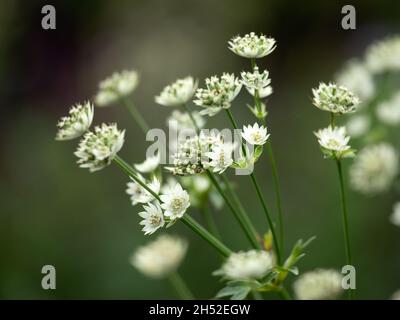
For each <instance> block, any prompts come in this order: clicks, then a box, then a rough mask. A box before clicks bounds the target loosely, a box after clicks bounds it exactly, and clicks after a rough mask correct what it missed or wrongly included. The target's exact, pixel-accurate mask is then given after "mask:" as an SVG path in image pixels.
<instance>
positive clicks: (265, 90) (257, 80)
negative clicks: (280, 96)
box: [240, 66, 272, 99]
mask: <svg viewBox="0 0 400 320" xmlns="http://www.w3.org/2000/svg"><path fill="white" fill-rule="evenodd" d="M240 75H241V76H242V83H243V85H244V86H245V87H246V89H247V91H248V92H249V93H250V94H251V95H253V96H254V95H255V92H256V90H257V92H258V97H259V98H261V99H262V98H265V97H267V96H269V95H270V94H271V93H272V87H271V86H270V83H271V79H269V78H268V76H269V73H268V71H267V70H264V71H263V73H260V72H259V71H258V67H257V66H255V67H254V71H253V72H245V71H243V72H242V73H241V74H240Z"/></svg>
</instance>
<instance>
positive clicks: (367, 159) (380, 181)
mask: <svg viewBox="0 0 400 320" xmlns="http://www.w3.org/2000/svg"><path fill="white" fill-rule="evenodd" d="M398 172H399V157H398V153H397V152H396V150H395V149H394V148H393V147H392V146H391V145H390V144H388V143H380V144H375V145H370V146H366V147H364V148H363V149H362V150H361V151H360V152H359V153H358V156H357V158H356V159H355V161H354V163H353V164H352V166H351V167H350V182H351V186H352V187H353V189H355V190H357V191H359V192H361V193H365V194H375V193H379V192H383V191H386V190H387V189H389V187H390V186H391V185H392V183H393V181H394V179H395V178H396V176H397V174H398Z"/></svg>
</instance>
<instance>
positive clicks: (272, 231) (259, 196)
mask: <svg viewBox="0 0 400 320" xmlns="http://www.w3.org/2000/svg"><path fill="white" fill-rule="evenodd" d="M226 113H227V114H228V117H229V119H230V121H231V123H232V126H233V128H234V129H238V126H237V124H236V121H235V119H234V117H233V114H232V112H231V111H230V110H229V109H226ZM242 150H243V154H244V155H245V156H246V148H245V147H244V144H242ZM250 178H251V181H252V183H253V186H254V188H255V189H256V192H257V195H258V198H259V200H260V203H261V206H262V207H263V210H264V213H265V215H266V217H267V220H268V225H269V228H270V229H271V233H272V237H273V238H274V247H275V250H276V256H277V259H278V264H279V265H280V264H281V251H280V247H279V242H278V237H277V236H276V231H275V226H274V224H273V222H272V219H271V216H270V214H269V211H268V208H267V204H266V202H265V199H264V196H263V194H262V193H261V190H260V187H259V185H258V183H257V179H256V177H255V175H254V173H251V174H250Z"/></svg>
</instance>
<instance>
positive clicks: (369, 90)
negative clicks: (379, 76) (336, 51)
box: [336, 60, 375, 100]
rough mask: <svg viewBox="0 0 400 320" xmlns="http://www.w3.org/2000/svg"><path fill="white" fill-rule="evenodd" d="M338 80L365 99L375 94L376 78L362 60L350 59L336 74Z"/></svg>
mask: <svg viewBox="0 0 400 320" xmlns="http://www.w3.org/2000/svg"><path fill="white" fill-rule="evenodd" d="M336 82H337V83H338V84H339V85H341V86H344V87H346V88H348V89H349V90H351V91H352V92H354V93H355V94H356V95H357V96H358V97H360V98H361V99H363V100H368V99H370V98H371V97H372V96H373V95H374V94H375V84H374V79H373V76H372V75H371V73H370V72H369V70H368V69H367V68H366V67H365V66H364V64H363V63H362V62H359V61H354V60H353V61H350V62H349V63H347V65H346V66H345V67H344V68H343V70H341V72H340V73H339V74H338V75H337V76H336Z"/></svg>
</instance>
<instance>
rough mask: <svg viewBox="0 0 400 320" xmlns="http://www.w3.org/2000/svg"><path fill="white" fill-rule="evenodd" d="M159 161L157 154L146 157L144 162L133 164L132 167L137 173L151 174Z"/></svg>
mask: <svg viewBox="0 0 400 320" xmlns="http://www.w3.org/2000/svg"><path fill="white" fill-rule="evenodd" d="M160 160H161V159H160V154H159V153H157V154H156V155H154V156H150V157H147V158H146V160H144V162H142V163H138V164H135V165H134V167H135V169H136V170H137V171H139V172H141V173H149V172H153V171H154V170H156V169H157V167H158V165H159V164H160Z"/></svg>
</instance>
